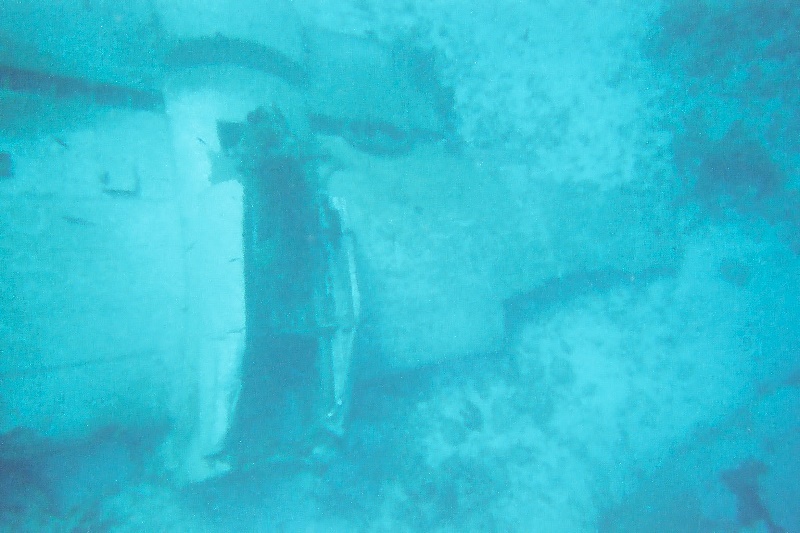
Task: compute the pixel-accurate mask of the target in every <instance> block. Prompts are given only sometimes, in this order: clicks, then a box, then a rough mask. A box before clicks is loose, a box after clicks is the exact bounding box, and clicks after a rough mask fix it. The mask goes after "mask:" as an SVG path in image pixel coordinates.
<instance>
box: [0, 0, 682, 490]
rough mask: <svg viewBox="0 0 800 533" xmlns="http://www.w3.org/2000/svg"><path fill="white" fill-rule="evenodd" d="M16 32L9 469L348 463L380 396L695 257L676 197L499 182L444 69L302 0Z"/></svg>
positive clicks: (7, 322)
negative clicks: (154, 462)
mask: <svg viewBox="0 0 800 533" xmlns="http://www.w3.org/2000/svg"><path fill="white" fill-rule="evenodd" d="M241 14H243V15H241ZM0 30H2V31H0V44H1V45H2V46H0V111H2V112H0V121H1V122H2V124H0V126H1V127H0V132H2V133H0V155H1V158H0V171H2V176H0V177H1V179H0V251H2V256H3V261H2V262H0V308H2V310H3V317H4V318H3V324H2V328H0V353H2V354H3V357H2V358H0V377H1V378H2V379H1V380H0V436H2V439H0V442H2V443H3V446H1V447H0V456H2V455H3V454H5V453H11V452H9V451H8V450H12V449H13V450H14V452H13V453H14V454H17V453H21V452H20V450H26V449H36V447H37V446H39V445H41V444H42V442H45V443H46V442H54V441H55V442H58V441H60V440H64V439H80V438H85V437H87V436H91V435H92V434H94V433H97V432H98V431H101V430H103V428H107V427H124V428H127V429H128V430H130V431H147V430H148V428H150V429H152V430H153V431H154V432H158V431H163V433H159V435H161V437H160V440H159V442H160V445H159V446H158V450H159V453H158V454H157V457H158V461H159V463H160V464H161V465H162V467H163V468H164V469H165V470H166V471H169V472H172V473H173V474H174V476H175V478H176V479H177V480H179V481H183V482H192V481H198V480H203V479H207V478H209V477H212V476H215V475H219V474H221V473H224V472H226V471H228V470H230V469H231V468H237V465H244V464H254V463H258V462H259V461H272V460H283V459H284V458H287V457H288V456H290V455H295V456H300V457H295V458H294V459H299V460H306V459H308V457H324V456H325V454H326V453H327V452H328V448H327V446H328V443H330V442H332V441H335V440H336V439H337V438H338V436H339V435H341V434H342V432H343V431H344V429H345V426H346V417H347V409H348V404H349V401H350V395H351V390H352V387H353V381H354V380H355V379H360V380H369V379H373V378H375V377H377V376H381V375H385V374H388V373H398V372H404V371H408V370H411V369H415V368H419V367H422V366H424V365H429V364H432V363H438V362H442V361H446V360H448V359H453V358H459V357H469V356H472V355H476V354H487V353H492V352H496V351H498V350H500V349H501V348H502V346H503V344H504V341H505V336H506V334H507V332H508V331H509V324H508V321H509V320H512V321H513V320H518V319H524V317H521V318H520V317H519V316H518V315H519V314H520V313H523V314H524V309H527V308H528V307H530V305H529V303H530V302H528V300H529V299H530V298H526V295H531V294H536V289H537V288H538V287H549V286H552V285H553V284H552V280H556V279H584V277H585V276H584V277H582V276H580V275H577V276H576V275H571V274H574V273H581V272H593V271H605V272H622V273H623V274H626V275H623V276H622V278H623V279H627V278H628V277H633V276H634V275H635V274H637V273H640V272H647V271H648V269H650V268H651V267H653V266H654V265H662V266H663V265H670V264H672V263H674V260H675V259H676V258H675V257H674V255H675V253H674V250H675V249H676V248H677V245H676V242H675V240H676V238H675V237H674V236H672V235H669V234H666V233H665V232H664V231H663V228H664V227H668V225H667V224H664V223H663V218H664V217H665V216H667V215H664V214H663V213H666V210H664V209H660V206H659V205H658V203H657V200H655V199H654V198H656V196H657V195H653V194H652V191H650V190H648V191H640V190H637V188H636V187H635V186H633V185H631V186H625V187H616V188H615V187H605V188H600V187H592V186H591V185H580V186H579V185H576V184H572V183H570V182H569V181H555V180H550V181H548V180H546V179H542V180H539V181H531V182H530V183H527V182H526V183H519V182H515V181H513V180H508V179H505V178H504V177H503V173H502V172H500V171H499V170H498V169H492V168H489V167H490V165H488V164H483V165H478V164H475V162H474V161H472V160H470V159H469V158H467V157H465V156H464V155H462V154H459V153H458V150H454V149H453V144H454V143H455V141H454V135H453V132H452V129H451V124H452V116H451V115H452V113H453V103H452V98H451V97H450V95H449V92H448V91H447V90H445V89H444V88H442V87H441V86H440V85H439V84H438V83H437V81H436V68H435V61H434V60H433V59H432V55H430V54H427V53H424V52H421V51H419V50H417V49H415V48H414V47H413V46H410V45H407V44H403V43H393V44H386V43H380V42H377V41H376V40H373V39H366V38H358V37H352V36H346V35H339V34H336V33H331V32H326V31H323V30H320V29H318V28H313V27H310V26H308V25H307V24H306V23H305V22H304V21H303V20H302V19H301V17H300V16H299V15H297V14H296V13H295V12H294V10H293V8H292V6H291V2H280V1H271V2H263V1H258V2H256V1H247V0H241V1H238V2H228V1H227V0H226V1H222V0H219V1H212V2H204V3H203V6H202V8H200V7H199V6H197V4H196V3H195V2H187V1H184V0H154V1H151V0H138V1H133V2H126V3H124V4H123V3H118V2H101V3H94V2H91V3H89V2H85V1H82V0H68V1H64V2H59V3H58V5H57V6H56V5H55V4H50V3H47V2H43V3H41V4H40V5H37V4H36V3H28V2H22V3H12V4H10V5H8V6H5V7H4V9H3V10H2V12H0ZM589 220H591V221H593V222H596V223H593V224H591V225H589V224H587V223H586V221H589ZM589 227H591V228H592V229H591V231H590V230H589ZM520 302H521V303H520ZM521 309H522V310H523V311H520V310H521ZM511 326H513V324H511ZM87 345H90V346H91V349H87ZM163 428H166V429H163ZM302 456H305V458H304V457H302ZM2 459H3V457H0V460H2ZM290 459H291V458H290ZM294 459H292V460H294Z"/></svg>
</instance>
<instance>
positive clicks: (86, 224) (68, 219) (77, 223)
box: [61, 215, 97, 227]
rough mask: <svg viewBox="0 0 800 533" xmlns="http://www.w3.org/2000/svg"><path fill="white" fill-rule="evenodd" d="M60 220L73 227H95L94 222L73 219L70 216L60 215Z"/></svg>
mask: <svg viewBox="0 0 800 533" xmlns="http://www.w3.org/2000/svg"><path fill="white" fill-rule="evenodd" d="M61 219H62V220H64V221H65V222H69V223H70V224H74V225H75V226H83V227H90V226H96V225H97V223H96V222H92V221H91V220H87V219H85V218H81V217H74V216H72V215H61Z"/></svg>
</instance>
